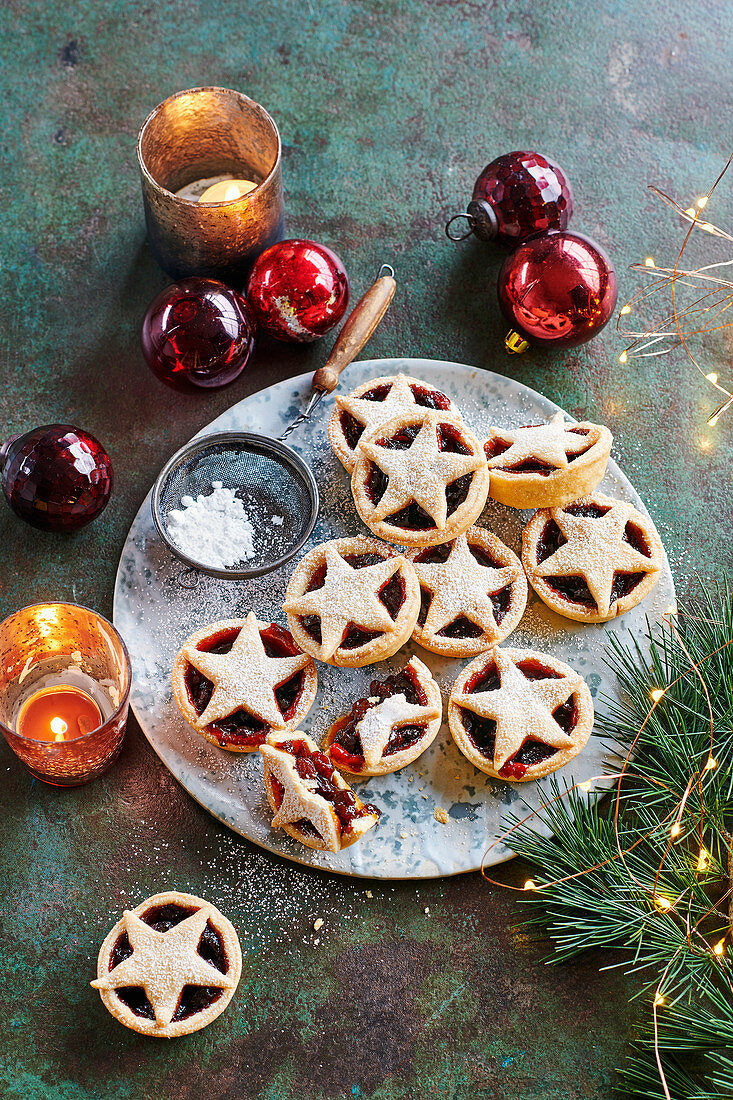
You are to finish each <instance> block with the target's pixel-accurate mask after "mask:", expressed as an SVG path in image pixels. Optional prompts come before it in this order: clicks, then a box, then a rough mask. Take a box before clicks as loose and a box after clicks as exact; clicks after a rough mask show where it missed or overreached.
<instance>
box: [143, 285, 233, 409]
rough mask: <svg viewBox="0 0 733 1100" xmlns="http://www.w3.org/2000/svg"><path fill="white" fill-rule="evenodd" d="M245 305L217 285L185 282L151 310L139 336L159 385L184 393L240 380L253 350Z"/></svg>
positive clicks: (163, 295) (161, 296)
mask: <svg viewBox="0 0 733 1100" xmlns="http://www.w3.org/2000/svg"><path fill="white" fill-rule="evenodd" d="M254 331H255V329H254V322H253V319H252V313H251V310H250V308H249V306H248V304H247V301H246V299H245V298H244V296H243V295H242V294H239V293H238V292H237V291H236V290H233V289H232V288H231V287H229V286H226V285H225V284H224V283H220V282H217V280H216V279H200V278H192V279H183V280H182V281H181V282H180V283H173V284H172V285H171V286H168V287H166V288H165V290H163V291H161V293H160V294H159V295H158V297H157V298H156V299H155V301H154V302H153V303H152V304H151V305H150V307H149V308H148V312H147V313H146V314H145V319H144V320H143V327H142V332H141V336H140V341H141V344H142V349H143V355H144V356H145V360H146V362H147V364H148V366H149V367H150V369H151V370H152V372H153V374H155V375H156V376H157V377H158V378H159V379H160V380H161V382H165V384H166V385H167V386H170V387H171V389H174V390H178V391H179V392H182V393H197V392H198V393H200V392H201V390H207V389H218V388H219V387H220V386H226V385H228V383H229V382H233V381H234V379H235V378H238V377H239V375H240V374H241V373H242V371H243V370H244V368H245V367H246V366H247V363H248V362H249V358H250V356H251V354H252V349H253V348H254Z"/></svg>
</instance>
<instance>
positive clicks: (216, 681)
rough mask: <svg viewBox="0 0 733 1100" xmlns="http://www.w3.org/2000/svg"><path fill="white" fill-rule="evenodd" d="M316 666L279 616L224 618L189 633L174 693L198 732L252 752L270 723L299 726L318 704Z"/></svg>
mask: <svg viewBox="0 0 733 1100" xmlns="http://www.w3.org/2000/svg"><path fill="white" fill-rule="evenodd" d="M317 686H318V678H317V675H316V666H315V665H314V664H313V661H312V659H311V658H310V657H309V656H308V654H307V653H303V652H302V651H301V650H300V649H299V648H298V646H297V645H296V644H295V642H294V641H293V637H292V635H291V634H290V633H289V632H288V631H287V630H284V629H283V627H281V626H278V625H277V624H276V623H261V622H260V621H259V620H258V619H257V617H256V616H255V614H254V612H253V611H250V613H249V614H248V615H247V618H246V619H223V620H221V621H220V622H218V623H211V624H210V625H209V626H205V627H202V629H201V630H197V631H196V633H195V634H192V635H191V637H190V638H189V639H188V640H187V641H186V643H185V645H184V646H183V647H182V648H181V649H180V651H179V653H178V655H177V657H176V659H175V662H174V664H173V695H174V697H175V700H176V704H177V706H178V709H179V710H180V712H181V714H182V715H183V717H184V718H185V719H186V721H187V722H188V723H189V724H190V725H192V726H193V728H194V729H195V730H196V732H197V733H200V734H201V736H202V737H205V738H206V739H207V741H211V743H212V744H213V745H218V746H219V747H220V748H222V749H230V750H231V751H232V752H254V751H255V750H256V749H257V748H259V746H260V745H261V744H262V743H263V741H265V740H266V738H267V735H268V733H270V732H271V731H272V730H285V729H295V728H296V726H297V725H298V724H299V723H300V721H301V720H302V719H303V718H305V716H306V714H307V713H308V711H309V710H310V708H311V707H312V706H313V700H314V699H315V697H316V688H317Z"/></svg>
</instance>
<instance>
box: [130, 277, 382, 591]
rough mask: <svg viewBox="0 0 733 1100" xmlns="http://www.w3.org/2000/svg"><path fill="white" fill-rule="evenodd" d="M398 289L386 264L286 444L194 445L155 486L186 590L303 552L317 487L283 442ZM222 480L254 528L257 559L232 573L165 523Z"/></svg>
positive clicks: (246, 438) (251, 438)
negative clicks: (204, 577)
mask: <svg viewBox="0 0 733 1100" xmlns="http://www.w3.org/2000/svg"><path fill="white" fill-rule="evenodd" d="M383 272H384V273H383ZM394 291H395V280H394V272H393V271H392V268H391V267H389V265H388V264H384V265H383V266H382V269H381V270H380V273H379V275H378V277H377V281H376V282H375V283H374V285H373V286H372V287H370V289H369V290H368V291H367V292H366V294H365V295H364V297H363V298H362V299H361V301H359V302H358V303H357V305H356V308H355V309H354V310H353V312H352V313H351V315H350V316H349V318H348V320H347V321H346V324H345V325H344V327H343V329H342V330H341V333H340V334H339V337H338V340H337V341H336V344H335V346H334V348H333V351H332V352H331V354H330V356H329V358H328V361H327V362H326V363H325V364H324V366H322V367H321V368H320V369H319V370H317V371H316V373H315V374H314V376H313V393H312V394H311V398H310V401H309V402H308V405H307V407H306V409H305V410H304V411H303V412H302V413H300V414H299V415H298V416H297V417H296V418H295V420H294V421H293V423H292V424H290V425H289V426H288V427H287V428H286V429H285V431H284V432H283V434H282V436H281V437H280V439H270V438H269V437H268V436H264V435H255V434H253V433H250V432H219V433H217V434H216V435H208V436H204V437H203V438H202V439H195V440H194V441H193V442H192V443H188V444H187V445H186V446H185V447H183V448H182V449H181V450H180V451H178V452H177V454H174V455H173V458H171V459H170V460H169V461H168V462H167V463H166V465H165V466H164V467H163V469H162V470H161V471H160V473H159V474H158V478H157V480H156V482H155V485H154V486H153V494H152V501H151V504H152V511H153V520H154V522H155V526H156V527H157V529H158V531H159V533H160V535H161V537H162V538H163V539H164V541H165V543H166V544H167V546H168V548H169V549H170V551H171V552H172V553H173V554H174V555H175V556H176V557H177V558H179V559H180V560H181V561H183V562H185V563H186V565H188V566H189V567H190V570H189V573H188V575H189V577H190V581H188V582H187V581H186V580H185V573H184V574H182V576H181V577H179V578H178V579H179V583H180V584H182V585H183V586H184V587H191V588H193V587H195V585H196V583H197V578H196V575H195V571H199V572H201V573H208V574H209V575H210V576H213V577H222V578H224V579H228V580H245V579H246V578H248V577H259V576H262V574H263V573H269V572H270V571H271V570H273V569H277V568H278V567H279V566H280V565H283V564H284V563H285V562H286V561H289V559H290V558H292V557H293V555H294V554H296V553H297V552H298V550H300V548H301V546H303V544H304V543H305V541H306V539H307V538H308V536H309V535H310V533H311V531H312V530H313V528H314V526H315V523H316V519H317V517H318V503H319V502H318V486H317V485H316V481H315V478H314V477H313V474H312V473H311V471H310V469H309V468H308V466H307V465H306V464H305V462H304V461H303V460H302V458H300V456H299V455H297V454H296V453H295V451H293V450H292V449H291V448H290V447H288V446H287V445H286V444H285V443H284V442H283V440H284V439H286V438H287V436H289V435H290V433H291V432H292V431H293V430H294V429H295V428H297V427H299V426H300V425H301V424H303V423H305V421H307V420H308V419H309V418H310V416H311V414H312V413H313V411H314V409H315V408H316V406H317V405H318V403H319V401H320V400H321V399H322V397H323V396H324V394H326V393H331V391H332V390H334V389H335V388H336V386H337V385H338V380H339V377H340V375H341V372H342V371H343V370H344V369H345V368H346V367H347V366H348V364H349V363H351V362H352V360H353V359H354V357H355V356H356V355H357V353H358V352H359V351H361V349H362V348H363V347H364V345H365V344H366V342H367V340H368V339H369V337H370V336H371V335H372V333H373V332H374V330H375V329H376V327H377V325H378V324H379V322H380V321H381V320H382V318H383V317H384V314H385V313H386V311H387V307H388V306H389V303H390V302H391V301H392V297H393V295H394ZM219 481H220V482H221V483H222V485H223V487H224V488H225V489H234V490H235V492H236V494H237V496H238V497H239V498H240V499H241V500H242V503H243V505H244V510H245V512H246V513H247V517H248V519H249V520H250V522H251V523H252V526H253V527H254V529H255V537H254V540H253V541H254V550H255V556H254V557H253V558H252V559H251V560H250V561H241V562H239V563H237V564H236V565H234V566H232V568H229V569H219V568H215V567H213V566H211V565H207V564H206V562H204V561H197V560H195V559H193V558H191V557H189V556H188V555H186V554H185V553H184V552H183V551H182V550H180V549H179V548H178V546H176V544H175V543H174V542H173V540H172V538H171V537H170V535H169V533H168V525H167V517H168V516H169V514H170V512H171V511H173V510H174V509H178V508H180V507H181V501H182V498H183V497H186V496H190V497H193V498H194V500H195V499H196V497H198V496H199V495H203V496H208V495H209V494H210V493H211V491H212V483H213V482H219ZM281 521H282V522H281Z"/></svg>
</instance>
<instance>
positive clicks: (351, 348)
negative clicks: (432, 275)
mask: <svg viewBox="0 0 733 1100" xmlns="http://www.w3.org/2000/svg"><path fill="white" fill-rule="evenodd" d="M385 268H386V269H387V270H388V271H389V272H391V274H385V275H382V274H381V272H382V271H384V270H385ZM396 289H397V283H396V282H395V279H394V272H393V271H392V268H391V267H389V265H388V264H383V265H382V268H381V270H380V274H379V276H378V277H377V281H376V282H375V283H374V284H373V286H371V287H370V288H369V290H368V291H367V292H366V294H365V295H364V297H363V298H362V299H361V300H360V301H359V302H357V304H356V306H355V307H354V309H353V310H352V312H351V313H350V314H349V316H348V318H347V320H346V324H345V325H344V327H343V328H342V329H341V332H340V333H339V336H338V340H337V341H336V343H335V344H334V346H333V351H332V352H331V354H330V355H329V357H328V359H327V360H326V362H325V363H324V364H323V366H322V367H319V369H318V370H317V371H316V373H315V374H314V375H313V389H314V390H319V391H320V392H321V393H331V392H332V391H333V390H335V389H336V387H337V386H338V383H339V378H340V377H341V372H342V371H344V370H346V368H347V367H348V365H349V363H351V362H352V361H353V360H354V359H355V358H356V356H357V355H358V354H359V352H360V351H361V349H362V348H363V347H364V345H365V344H366V343H367V341H369V340H370V339H371V337H372V336H373V334H374V332H375V331H376V329H377V328H378V326H379V324H380V322H381V320H382V318H383V317H384V315H385V313H386V312H387V308H388V306H389V303H390V302H391V301H392V299H393V297H394V292H395V290H396Z"/></svg>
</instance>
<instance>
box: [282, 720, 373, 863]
mask: <svg viewBox="0 0 733 1100" xmlns="http://www.w3.org/2000/svg"><path fill="white" fill-rule="evenodd" d="M281 741H305V742H306V744H307V745H308V748H309V749H310V750H311V752H321V751H322V750H321V749H320V748H319V746H318V745H317V744H316V742H315V741H314V740H313V738H312V737H309V736H308V734H307V733H303V732H302V730H295V731H294V732H293V733H290V734H285V733H277V734H270V736H269V737H268V738H267V742H266V743H267V744H268V745H272V747H273V748H275V749H277V748H279V747H280V742H281ZM263 763H264V768H263V773H264V780H265V793H266V795H267V801H268V802H269V804H270V809H271V810H272V812H273V814H276V813H277V811H278V809H279V807H278V804H277V802H276V800H275V792H274V790H273V786H272V775H271V773H270V769H269V767H268V765H267V761H266V760H263ZM331 763H333V761H331ZM333 780H334V783H335V784H336V786H337V787H340V788H341V790H342V791H346V790H350V791H351V793H352V794H353V795H354V797H355V799H356V804H357V806H359V808H360V809H361V808H363V807H364V803H363V802H362V800H361V799H360V798H359V796H358V795H357V793H356V791H354V790H353V789H352V788H351V787H350V786H349V784H348V783H347V782H346V780H345V779H344V777H343V776H342V775H341V773H340V772H339V770H338V768H336V767H334V772H333ZM331 813H332V814H333V816H334V818H335V823H336V827H337V830H338V834H339V842H340V847H339V848H338V851H343V849H344V848H350V847H351V845H352V844H356V842H357V840H361V838H362V837H363V836H364V834H365V833H368V832H369V830H370V829H373V828H374V826H375V825H377V824H378V823H379V817H378V816H377V815H376V814H372V813H367V814H364V815H363V817H358V818H356V819H355V821H354V823H353V826H352V828H351V829H350V830H349V835H348V836H347V837H346V838H345V839H344V836H343V834H342V832H341V823H340V821H339V819H338V814H337V813H336V811H335V810H333V809H332V810H331ZM279 828H280V829H282V830H283V832H285V833H287V834H288V836H291V837H292V838H293V840H297V841H298V843H299V844H304V845H305V847H306V848H314V849H315V850H316V851H318V852H330V851H331V849H330V848H328V847H327V846H326V844H325V842H324V841H323V840H322V839H321V838H320V836H318V837H315V836H311V834H310V833H304V832H301V830H300V829H298V828H297V827H296V826H295V825H294V824H292V823H288V824H287V825H280V826H279Z"/></svg>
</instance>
